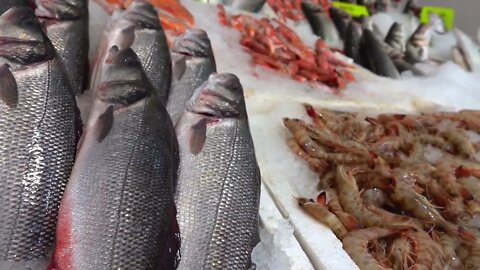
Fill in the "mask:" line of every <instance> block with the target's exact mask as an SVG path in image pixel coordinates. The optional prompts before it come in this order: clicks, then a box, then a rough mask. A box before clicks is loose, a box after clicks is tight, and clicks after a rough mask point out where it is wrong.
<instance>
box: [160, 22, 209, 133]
mask: <svg viewBox="0 0 480 270" xmlns="http://www.w3.org/2000/svg"><path fill="white" fill-rule="evenodd" d="M171 55H172V59H173V81H172V87H171V90H170V95H169V97H168V102H167V111H168V113H169V114H170V117H171V119H172V122H173V123H174V124H176V123H177V121H178V118H180V115H181V114H182V113H183V111H184V110H185V108H186V106H187V102H188V100H189V99H190V97H191V96H192V94H193V91H194V90H195V89H197V88H198V87H199V86H200V85H202V84H203V82H205V81H206V80H207V79H208V76H210V74H212V73H215V72H216V64H215V57H214V55H213V51H212V45H211V44H210V39H209V38H208V35H207V33H206V32H205V31H203V30H201V29H190V30H187V31H186V32H185V33H184V34H183V35H181V36H179V37H178V38H177V39H176V40H175V42H174V44H173V47H172V49H171Z"/></svg>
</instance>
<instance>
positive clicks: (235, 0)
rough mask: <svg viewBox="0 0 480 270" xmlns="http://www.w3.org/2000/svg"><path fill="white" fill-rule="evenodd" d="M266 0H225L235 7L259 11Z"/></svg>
mask: <svg viewBox="0 0 480 270" xmlns="http://www.w3.org/2000/svg"><path fill="white" fill-rule="evenodd" d="M265 1H266V0H230V1H223V2H225V4H228V5H229V6H232V7H234V8H238V9H242V10H246V11H250V12H258V11H260V10H261V9H262V7H263V5H264V4H265Z"/></svg>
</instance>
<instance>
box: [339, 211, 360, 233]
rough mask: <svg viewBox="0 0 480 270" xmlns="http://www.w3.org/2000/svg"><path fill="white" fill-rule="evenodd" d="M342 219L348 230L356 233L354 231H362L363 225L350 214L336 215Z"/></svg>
mask: <svg viewBox="0 0 480 270" xmlns="http://www.w3.org/2000/svg"><path fill="white" fill-rule="evenodd" d="M335 214H336V215H337V217H338V219H340V221H341V222H342V223H343V226H345V228H347V230H348V231H354V230H359V229H362V225H360V223H359V222H358V221H357V219H356V218H355V217H354V216H352V215H350V214H348V213H335Z"/></svg>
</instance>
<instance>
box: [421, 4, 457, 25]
mask: <svg viewBox="0 0 480 270" xmlns="http://www.w3.org/2000/svg"><path fill="white" fill-rule="evenodd" d="M430 13H436V14H437V15H438V16H440V18H442V20H443V23H444V24H445V27H447V29H448V30H450V29H452V28H453V25H454V22H455V10H454V9H452V8H445V7H430V6H424V7H423V8H422V13H421V14H420V22H422V23H425V24H427V23H429V22H430Z"/></svg>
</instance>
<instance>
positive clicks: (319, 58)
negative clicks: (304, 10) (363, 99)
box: [218, 5, 354, 91]
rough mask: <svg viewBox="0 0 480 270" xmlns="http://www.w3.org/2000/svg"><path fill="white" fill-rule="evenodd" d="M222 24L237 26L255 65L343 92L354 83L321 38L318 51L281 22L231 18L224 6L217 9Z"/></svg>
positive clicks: (236, 16) (235, 16)
mask: <svg viewBox="0 0 480 270" xmlns="http://www.w3.org/2000/svg"><path fill="white" fill-rule="evenodd" d="M218 12H219V18H220V22H221V23H222V24H224V25H227V26H231V27H234V28H235V29H237V30H238V31H240V33H241V34H242V38H241V40H240V42H241V44H242V45H243V46H245V47H246V48H248V50H249V53H250V54H251V55H252V58H253V62H254V63H255V64H257V65H261V66H264V67H267V68H271V69H275V70H277V71H279V72H281V73H283V74H285V75H287V76H290V77H291V78H293V79H295V80H297V81H300V82H310V83H312V84H313V85H315V84H321V85H328V86H330V87H332V89H333V91H338V90H341V89H342V88H344V87H345V85H346V84H347V83H349V82H351V81H353V80H354V78H353V76H352V74H350V72H349V71H348V70H346V69H342V68H345V67H349V66H350V65H349V64H347V63H344V62H342V61H341V60H339V59H338V58H337V57H336V56H335V55H334V54H333V52H332V51H330V50H329V48H328V47H327V45H326V44H325V42H324V41H323V40H321V39H319V40H318V41H317V43H316V48H315V50H313V49H311V48H309V47H308V46H306V45H305V44H304V43H303V42H302V40H301V39H300V37H299V36H298V35H297V34H296V33H295V32H294V31H293V30H292V29H290V28H289V27H288V26H286V25H285V24H283V23H281V22H280V21H278V20H269V19H266V18H262V19H259V20H258V19H255V18H253V17H251V16H248V15H234V16H231V17H228V16H227V15H226V13H225V10H224V9H223V6H221V5H219V6H218Z"/></svg>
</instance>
